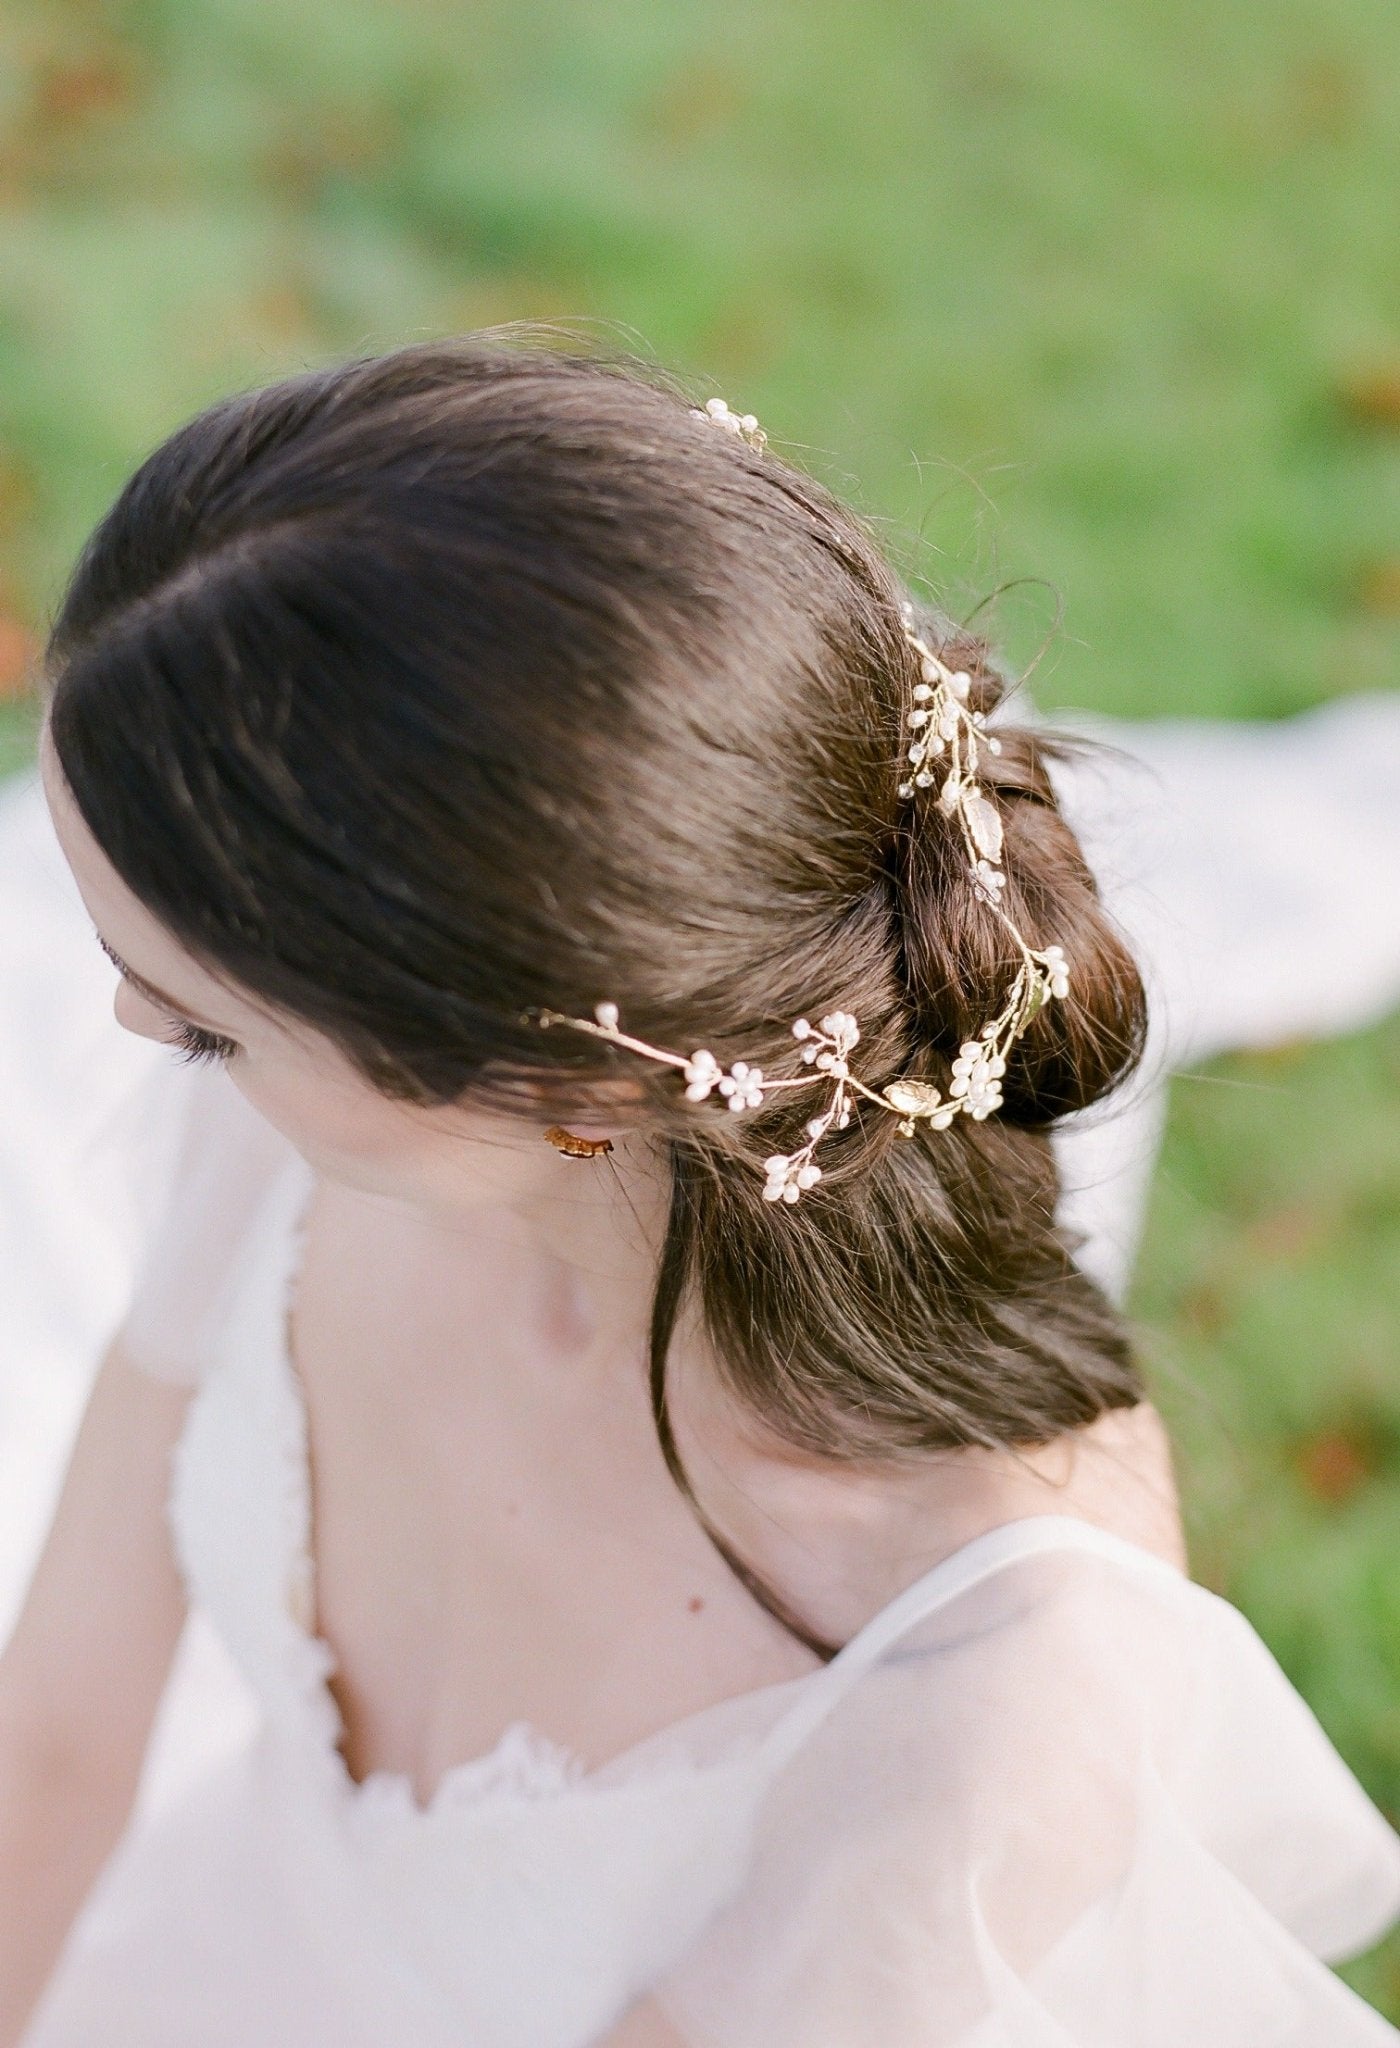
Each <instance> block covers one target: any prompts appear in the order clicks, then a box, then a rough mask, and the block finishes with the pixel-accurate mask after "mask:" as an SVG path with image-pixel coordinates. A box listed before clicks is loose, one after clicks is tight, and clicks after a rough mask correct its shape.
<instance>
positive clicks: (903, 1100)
mask: <svg viewBox="0 0 1400 2048" xmlns="http://www.w3.org/2000/svg"><path fill="white" fill-rule="evenodd" d="M692 412H693V413H694V415H695V417H696V418H698V419H709V420H712V421H714V422H715V423H716V424H717V425H720V426H723V427H725V428H727V429H728V430H729V431H730V432H731V433H734V434H737V435H739V436H740V437H741V439H743V440H744V441H746V442H747V443H748V445H749V446H750V447H751V448H755V449H759V450H762V449H763V448H764V447H765V446H766V445H767V436H766V435H765V434H764V432H763V429H762V428H761V427H760V426H759V424H758V421H757V420H756V419H755V418H754V416H753V414H752V413H734V412H731V411H730V409H729V407H728V406H727V405H726V403H725V401H724V400H723V399H722V398H711V399H709V400H708V401H707V403H706V405H705V408H704V410H703V411H701V409H700V408H699V407H698V406H695V407H692ZM900 623H901V627H902V630H903V634H904V638H905V641H906V643H907V645H908V646H909V648H910V650H911V651H912V652H913V653H914V654H916V655H917V656H918V658H919V680H918V682H916V683H915V684H914V688H913V700H914V701H913V706H912V708H911V709H910V710H909V711H908V712H907V713H906V715H905V720H904V724H905V727H906V729H907V731H908V733H909V735H910V738H909V740H908V745H907V757H908V762H909V766H910V768H911V769H912V771H913V773H912V774H911V775H910V776H909V777H908V778H907V779H906V780H904V781H902V782H901V783H900V784H899V786H898V792H897V793H898V795H899V798H900V800H901V802H908V801H910V800H912V799H913V798H915V797H916V796H917V794H918V792H919V791H920V790H923V789H929V788H931V787H932V786H933V784H934V782H935V781H936V780H937V771H936V770H935V769H934V768H932V767H931V766H930V765H929V764H930V763H931V762H934V761H937V762H940V763H946V771H947V772H946V774H945V775H944V778H943V783H942V786H941V788H940V789H939V791H938V795H937V797H936V798H935V802H936V803H937V805H938V808H939V810H940V811H941V812H942V813H943V814H944V816H945V817H947V818H949V819H951V818H953V817H954V816H956V818H957V820H958V824H959V829H960V830H961V833H962V837H963V843H964V845H965V846H966V848H967V855H968V865H969V868H970V870H971V874H972V884H973V890H974V892H975V894H976V895H977V896H978V897H979V898H980V899H981V900H982V902H984V903H985V904H986V905H987V906H988V908H989V909H991V910H993V911H995V912H996V914H997V916H998V917H999V918H1000V919H1001V921H1002V923H1003V924H1004V925H1005V926H1006V928H1007V930H1008V931H1009V932H1010V933H1011V935H1012V937H1013V938H1014V939H1015V941H1016V944H1017V946H1018V947H1019V948H1020V953H1021V964H1020V966H1019V968H1018V969H1017V971H1016V975H1015V978H1014V980H1013V981H1012V984H1011V988H1010V991H1009V993H1008V995H1007V999H1006V1001H1005V1003H1004V1004H1003V1005H1002V1007H1001V1009H1000V1010H999V1011H998V1012H997V1014H996V1016H995V1017H994V1018H993V1019H992V1020H991V1022H990V1023H989V1024H984V1025H983V1026H982V1029H981V1030H980V1031H979V1032H978V1034H977V1036H976V1037H975V1038H968V1039H964V1041H963V1043H962V1045H961V1046H960V1047H959V1049H958V1056H957V1058H956V1059H955V1060H954V1061H953V1063H952V1067H953V1071H952V1078H951V1079H950V1081H949V1083H948V1093H947V1096H946V1098H945V1097H944V1095H943V1094H942V1093H941V1091H940V1090H939V1089H937V1088H935V1087H934V1086H933V1084H932V1082H929V1081H912V1080H901V1081H891V1082H890V1083H889V1085H888V1086H887V1087H885V1088H882V1089H879V1090H876V1089H874V1088H869V1087H867V1086H866V1084H865V1082H864V1081H862V1080H860V1079H859V1078H858V1076H856V1075H855V1074H853V1073H852V1072H851V1069H850V1055H851V1053H852V1052H853V1051H854V1050H855V1048H856V1046H857V1044H858V1043H859V1042H860V1026H859V1024H858V1023H857V1022H856V1019H855V1018H854V1017H853V1016H852V1015H851V1013H850V1011H849V1010H831V1011H829V1012H828V1013H827V1015H826V1016H824V1017H820V1018H819V1019H818V1020H817V1022H816V1023H815V1024H812V1023H810V1022H809V1021H808V1019H807V1018H806V1017H799V1018H798V1019H797V1021H796V1022H795V1023H794V1025H793V1027H792V1035H793V1037H794V1038H795V1039H798V1040H799V1041H800V1042H801V1046H802V1052H801V1060H802V1064H803V1065H804V1066H806V1067H809V1068H811V1069H813V1071H812V1072H810V1073H802V1074H794V1075H791V1076H786V1077H783V1078H774V1079H770V1078H768V1077H767V1076H766V1075H765V1074H764V1072H763V1070H762V1068H761V1067H755V1066H751V1065H750V1064H749V1063H748V1062H747V1061H746V1060H735V1061H733V1063H732V1064H731V1065H730V1066H729V1068H728V1069H727V1070H726V1069H725V1068H724V1067H722V1066H721V1065H720V1063H719V1061H718V1060H717V1059H716V1058H715V1056H714V1054H713V1053H711V1052H707V1051H705V1050H704V1049H703V1048H702V1049H701V1050H699V1051H697V1052H693V1053H691V1054H689V1055H688V1056H687V1055H686V1054H685V1053H679V1052H668V1051H666V1050H664V1049H663V1048H662V1047H660V1046H656V1045H648V1044H647V1043H646V1041H645V1040H644V1039H640V1038H634V1037H632V1035H631V1034H630V1032H626V1031H624V1030H623V1029H622V1027H621V1021H620V1015H619V1011H618V1006H617V1004H616V1003H611V1002H602V1003H599V1004H597V1006H596V1007H595V1009H594V1012H593V1016H592V1017H591V1018H588V1017H567V1016H565V1015H563V1014H562V1012H560V1011H558V1010H541V1011H538V1012H536V1013H534V1017H535V1021H536V1022H537V1023H539V1024H541V1025H550V1024H564V1025H567V1026H568V1027H569V1028H570V1029H572V1030H575V1031H585V1032H588V1033H590V1034H591V1035H592V1036H593V1037H595V1038H604V1039H606V1040H607V1041H608V1042H609V1043H610V1044H612V1045H619V1046H623V1047H625V1048H626V1049H627V1050H628V1051H630V1052H635V1053H640V1054H641V1056H642V1057H643V1058H644V1059H649V1060H659V1061H660V1062H661V1063H662V1064H663V1065H665V1066H668V1067H675V1068H677V1069H679V1071H680V1072H681V1074H682V1075H683V1077H684V1080H685V1096H686V1100H687V1101H688V1102H704V1101H706V1100H708V1098H709V1097H710V1096H711V1095H712V1094H718V1095H720V1096H721V1097H723V1099H724V1100H725V1102H726V1103H727V1104H728V1107H729V1108H730V1109H731V1110H733V1111H735V1112H736V1113H737V1112H740V1111H743V1110H746V1109H758V1108H760V1107H761V1106H762V1104H763V1102H764V1100H765V1099H766V1097H767V1096H768V1095H770V1094H773V1093H775V1092H776V1091H777V1090H779V1089H783V1088H806V1087H810V1086H811V1084H812V1082H813V1081H814V1080H815V1079H816V1078H817V1076H818V1075H819V1074H821V1075H825V1076H826V1077H827V1078H828V1079H829V1080H830V1082H831V1084H832V1092H831V1096H830V1099H829V1101H828V1102H827V1105H826V1108H825V1109H824V1110H823V1111H822V1112H821V1113H820V1114H819V1115H817V1116H813V1117H811V1118H810V1119H809V1120H808V1123H807V1128H806V1140H807V1141H806V1143H805V1144H804V1145H801V1146H799V1147H798V1149H797V1150H796V1151H795V1152H786V1153H785V1152H779V1153H775V1154H774V1155H773V1157H772V1158H771V1159H766V1160H765V1161H764V1163H763V1171H764V1176H765V1178H764V1188H763V1195H764V1200H765V1201H769V1202H796V1201H798V1200H800V1198H801V1196H802V1195H803V1194H804V1193H805V1192H806V1190H807V1189H808V1188H812V1187H815V1186H816V1184H817V1182H818V1181H819V1180H820V1179H821V1177H822V1170H821V1168H820V1167H819V1166H818V1165H817V1163H816V1161H815V1160H814V1158H813V1157H812V1154H813V1152H814V1151H815V1150H816V1147H817V1145H818V1144H819V1143H820V1142H821V1140H822V1139H823V1138H824V1137H826V1136H827V1134H828V1132H830V1131H831V1130H833V1129H835V1130H845V1128H846V1127H847V1125H848V1124H849V1123H850V1121H851V1116H852V1112H853V1109H854V1106H855V1101H856V1098H857V1097H859V1098H860V1099H861V1100H863V1101H865V1102H871V1103H874V1104H875V1106H876V1107H877V1108H879V1109H885V1110H890V1111H892V1112H893V1113H894V1114H895V1115H896V1116H897V1117H898V1118H899V1125H898V1129H899V1132H900V1134H901V1136H903V1137H906V1138H912V1137H913V1135H914V1133H915V1131H916V1129H917V1128H918V1126H919V1125H920V1124H921V1123H924V1124H927V1125H928V1126H929V1128H930V1129H931V1130H935V1131H945V1130H947V1128H948V1126H949V1125H950V1124H951V1123H952V1121H953V1118H954V1117H955V1116H958V1115H959V1114H964V1115H967V1116H970V1117H972V1118H973V1120H974V1121H975V1122H977V1123H981V1122H982V1121H983V1120H984V1119H985V1118H987V1117H989V1116H991V1115H992V1114H993V1113H994V1112H995V1111H996V1110H998V1109H1000V1108H1001V1104H1002V1087H1001V1083H1002V1077H1003V1075H1004V1074H1005V1072H1006V1055H1007V1053H1008V1051H1009V1050H1010V1048H1011V1045H1012V1044H1013V1042H1014V1041H1015V1040H1016V1039H1017V1038H1019V1037H1020V1035H1021V1033H1022V1032H1023V1031H1024V1030H1025V1028H1026V1026H1027V1025H1028V1024H1029V1023H1030V1021H1031V1019H1032V1018H1033V1017H1034V1016H1035V1015H1036V1013H1037V1011H1039V1010H1040V1009H1041V1008H1043V1006H1044V1005H1045V1004H1046V1003H1047V1002H1049V1001H1050V999H1051V998H1052V997H1053V996H1064V995H1067V994H1068V993H1069V962H1068V961H1067V960H1066V958H1065V956H1064V951H1063V949H1062V948H1061V947H1059V946H1042V947H1036V946H1032V945H1030V944H1029V943H1028V942H1027V940H1026V939H1025V937H1024V936H1023V935H1022V933H1021V932H1020V931H1019V930H1018V928H1017V927H1016V925H1015V924H1013V923H1012V921H1011V919H1010V918H1009V917H1008V916H1007V914H1006V912H1005V911H1004V910H1003V909H1002V907H1001V900H1000V899H1001V894H1002V891H1003V890H1004V889H1005V887H1006V877H1005V875H1004V874H1003V872H1002V867H1001V853H1002V823H1001V813H1000V812H999V811H998V810H997V808H996V805H995V804H994V803H992V801H991V800H990V799H989V798H988V797H987V796H986V795H984V793H983V790H982V786H981V784H980V783H979V782H978V780H977V768H978V763H979V760H980V758H981V754H980V750H981V748H983V747H984V746H985V747H986V749H987V751H988V752H989V753H991V754H999V753H1000V752H1001V742H1000V740H999V739H997V738H996V736H995V735H994V734H992V733H989V732H987V731H986V729H985V728H986V718H985V715H984V714H983V713H982V712H980V711H969V710H968V708H967V700H968V697H969V694H970V692H971V688H972V678H971V677H970V676H969V675H968V674H967V673H966V671H965V670H962V669H950V668H948V667H947V666H946V664H945V663H944V662H943V661H942V660H941V659H940V657H939V655H938V654H937V653H936V651H935V650H934V649H933V648H932V647H930V645H929V644H928V642H927V641H926V640H925V639H924V638H923V636H922V635H921V634H920V633H919V632H918V631H917V630H916V625H915V612H914V607H913V605H912V604H910V603H908V602H905V603H903V604H901V606H900Z"/></svg>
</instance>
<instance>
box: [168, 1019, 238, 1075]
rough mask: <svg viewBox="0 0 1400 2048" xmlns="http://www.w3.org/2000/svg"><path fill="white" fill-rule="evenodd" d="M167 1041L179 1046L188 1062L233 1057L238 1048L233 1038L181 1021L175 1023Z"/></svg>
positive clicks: (181, 1056) (181, 1055)
mask: <svg viewBox="0 0 1400 2048" xmlns="http://www.w3.org/2000/svg"><path fill="white" fill-rule="evenodd" d="M172 1021H173V1020H172ZM165 1043H166V1044H167V1045H175V1046H179V1047H180V1048H181V1052H180V1058H181V1060H182V1061H183V1062H185V1063H186V1064H188V1063H189V1062H191V1061H194V1060H226V1059H231V1058H232V1056H233V1055H234V1053H236V1052H237V1050H238V1047H237V1046H236V1045H235V1044H234V1042H233V1040H232V1039H231V1038H221V1037H219V1036H218V1034H217V1033H215V1032H213V1031H201V1030H200V1028H199V1026H198V1025H197V1024H185V1023H180V1022H176V1023H175V1029H174V1032H173V1033H172V1035H171V1036H170V1037H169V1038H167V1039H166V1041H165Z"/></svg>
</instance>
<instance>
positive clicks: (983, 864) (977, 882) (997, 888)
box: [972, 860, 1006, 905]
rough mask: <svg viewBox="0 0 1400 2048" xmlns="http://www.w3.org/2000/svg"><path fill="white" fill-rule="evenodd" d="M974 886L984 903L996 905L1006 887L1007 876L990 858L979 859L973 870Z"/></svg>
mask: <svg viewBox="0 0 1400 2048" xmlns="http://www.w3.org/2000/svg"><path fill="white" fill-rule="evenodd" d="M972 886H973V888H974V889H975V890H976V892H977V894H978V895H979V896H980V897H981V898H982V901H983V902H984V903H991V904H993V905H995V903H996V900H997V898H998V896H999V895H1000V894H1001V892H1002V890H1003V889H1004V888H1005V887H1006V877H1005V875H1004V874H1003V873H1002V871H1001V869H1000V868H998V867H993V865H992V863H991V862H990V861H989V860H979V861H978V863H977V865H976V867H975V868H974V869H973V870H972Z"/></svg>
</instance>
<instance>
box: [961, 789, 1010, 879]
mask: <svg viewBox="0 0 1400 2048" xmlns="http://www.w3.org/2000/svg"><path fill="white" fill-rule="evenodd" d="M962 808H963V816H964V817H965V818H966V819H967V827H968V830H969V832H971V834H972V840H973V844H974V845H975V846H976V848H977V851H978V852H979V853H980V854H981V856H982V858H983V859H984V860H991V861H999V860H1000V859H1001V813H1000V811H999V810H998V809H997V807H996V805H995V804H991V803H988V801H987V799H986V797H984V796H981V795H979V794H978V793H977V791H976V790H975V789H970V788H964V790H963V798H962Z"/></svg>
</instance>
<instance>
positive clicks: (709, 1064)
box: [685, 1052, 720, 1102]
mask: <svg viewBox="0 0 1400 2048" xmlns="http://www.w3.org/2000/svg"><path fill="white" fill-rule="evenodd" d="M719 1073H720V1069H719V1061H718V1060H717V1059H716V1058H715V1056H714V1054H713V1053H712V1052H693V1053H692V1054H691V1055H690V1058H689V1059H688V1060H687V1061H686V1063H685V1094H686V1100H687V1102H703V1101H704V1100H705V1098H706V1097H707V1096H708V1094H709V1093H710V1090H711V1089H712V1088H714V1087H716V1086H717V1085H718V1083H719Z"/></svg>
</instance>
